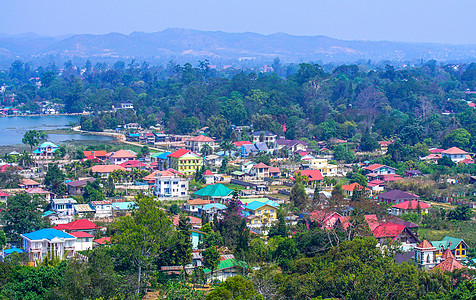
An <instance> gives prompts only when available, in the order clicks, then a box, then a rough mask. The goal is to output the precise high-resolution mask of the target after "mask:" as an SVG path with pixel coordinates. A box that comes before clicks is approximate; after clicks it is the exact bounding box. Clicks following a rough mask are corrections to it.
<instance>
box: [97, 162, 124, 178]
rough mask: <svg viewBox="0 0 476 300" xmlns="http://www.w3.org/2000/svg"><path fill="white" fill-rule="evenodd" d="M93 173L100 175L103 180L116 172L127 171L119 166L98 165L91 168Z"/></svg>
mask: <svg viewBox="0 0 476 300" xmlns="http://www.w3.org/2000/svg"><path fill="white" fill-rule="evenodd" d="M89 169H90V170H91V172H93V173H98V174H99V175H100V176H101V178H102V179H107V178H108V177H109V174H111V173H112V172H114V171H127V170H126V168H124V167H121V166H119V165H96V166H92V167H91V168H89Z"/></svg>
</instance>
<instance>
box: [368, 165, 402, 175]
mask: <svg viewBox="0 0 476 300" xmlns="http://www.w3.org/2000/svg"><path fill="white" fill-rule="evenodd" d="M363 169H364V170H365V172H366V174H373V175H388V174H395V172H396V171H397V170H396V169H395V168H392V167H389V166H385V165H381V164H373V165H370V166H368V167H364V168H363Z"/></svg>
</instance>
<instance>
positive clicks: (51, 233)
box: [22, 228, 75, 241]
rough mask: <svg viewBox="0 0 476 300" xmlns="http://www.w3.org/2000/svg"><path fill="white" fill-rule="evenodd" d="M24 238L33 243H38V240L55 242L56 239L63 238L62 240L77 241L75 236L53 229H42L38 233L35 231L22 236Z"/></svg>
mask: <svg viewBox="0 0 476 300" xmlns="http://www.w3.org/2000/svg"><path fill="white" fill-rule="evenodd" d="M22 236H23V237H25V238H27V239H29V240H31V241H38V240H44V239H46V240H50V241H51V240H53V239H54V238H61V239H75V237H74V236H72V235H70V234H68V233H66V232H63V231H61V230H57V229H53V228H45V229H40V230H37V231H33V232H30V233H25V234H22Z"/></svg>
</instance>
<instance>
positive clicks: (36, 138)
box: [21, 130, 47, 151]
mask: <svg viewBox="0 0 476 300" xmlns="http://www.w3.org/2000/svg"><path fill="white" fill-rule="evenodd" d="M46 138H47V136H46V134H44V133H42V132H40V131H37V130H28V131H27V132H25V134H24V135H23V138H22V140H21V142H22V143H23V144H25V145H29V146H30V149H31V151H33V147H35V146H38V144H39V143H40V142H41V141H43V140H46Z"/></svg>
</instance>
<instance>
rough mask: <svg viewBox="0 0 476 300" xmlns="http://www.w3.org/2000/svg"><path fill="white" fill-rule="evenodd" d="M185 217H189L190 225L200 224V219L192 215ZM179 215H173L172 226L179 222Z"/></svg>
mask: <svg viewBox="0 0 476 300" xmlns="http://www.w3.org/2000/svg"><path fill="white" fill-rule="evenodd" d="M185 217H186V218H189V219H190V224H192V225H201V224H202V219H200V218H197V217H192V216H185ZM179 220H180V216H178V215H177V216H174V218H173V220H172V223H173V224H174V226H177V225H178V224H179Z"/></svg>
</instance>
